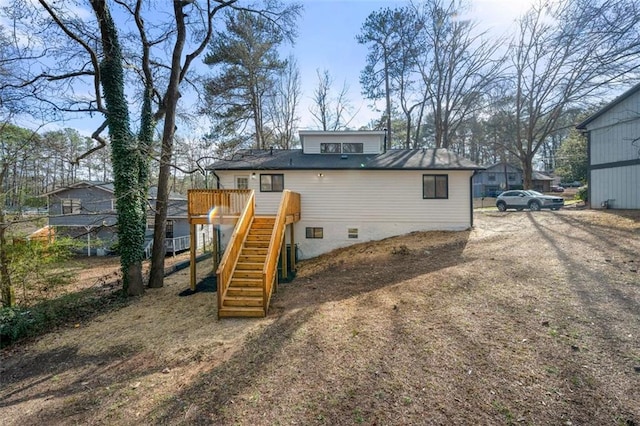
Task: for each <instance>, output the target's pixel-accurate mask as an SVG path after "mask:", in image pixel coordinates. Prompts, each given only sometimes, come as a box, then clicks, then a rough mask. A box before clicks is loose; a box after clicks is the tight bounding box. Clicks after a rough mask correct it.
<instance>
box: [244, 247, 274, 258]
mask: <svg viewBox="0 0 640 426" xmlns="http://www.w3.org/2000/svg"><path fill="white" fill-rule="evenodd" d="M267 251H268V247H247V246H246V245H245V246H244V247H242V250H241V251H240V254H241V255H243V254H256V255H262V256H266V255H267Z"/></svg>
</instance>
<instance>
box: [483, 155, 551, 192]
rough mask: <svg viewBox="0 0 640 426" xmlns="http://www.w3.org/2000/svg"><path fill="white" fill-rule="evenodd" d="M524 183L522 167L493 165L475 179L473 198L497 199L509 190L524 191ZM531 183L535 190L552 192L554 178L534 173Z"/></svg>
mask: <svg viewBox="0 0 640 426" xmlns="http://www.w3.org/2000/svg"><path fill="white" fill-rule="evenodd" d="M523 181H524V177H523V172H522V169H521V168H520V167H517V166H514V165H512V164H508V163H496V164H492V165H490V166H486V168H485V169H484V170H482V171H480V172H478V173H477V174H476V175H475V176H474V177H473V196H474V197H475V198H480V197H496V196H497V195H498V194H499V193H500V192H502V191H505V190H507V189H523V187H522V182H523ZM531 183H532V185H533V188H531V189H533V190H536V191H539V192H550V191H551V185H552V184H553V178H552V177H549V176H547V175H545V174H544V173H542V172H538V171H534V172H533V174H532V176H531Z"/></svg>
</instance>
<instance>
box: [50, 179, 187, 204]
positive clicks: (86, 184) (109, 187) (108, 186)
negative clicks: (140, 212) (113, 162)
mask: <svg viewBox="0 0 640 426" xmlns="http://www.w3.org/2000/svg"><path fill="white" fill-rule="evenodd" d="M78 188H98V189H101V190H103V191H106V192H108V193H110V194H113V193H114V191H115V189H114V187H113V183H112V182H98V181H84V180H82V181H79V182H76V183H72V184H71V185H67V186H63V187H61V188H58V189H54V190H53V191H49V192H47V193H45V194H42V196H43V197H44V196H49V195H54V194H58V193H60V192H65V191H68V190H70V189H78ZM157 196H158V187H156V186H152V187H150V188H149V199H153V200H155V199H156V198H157ZM169 199H170V200H186V199H187V197H185V196H184V195H182V194H179V193H177V192H173V191H172V192H170V193H169Z"/></svg>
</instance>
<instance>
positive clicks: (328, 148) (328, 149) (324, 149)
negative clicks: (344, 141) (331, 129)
mask: <svg viewBox="0 0 640 426" xmlns="http://www.w3.org/2000/svg"><path fill="white" fill-rule="evenodd" d="M320 152H321V153H323V154H335V153H338V154H339V153H340V144H339V143H321V144H320Z"/></svg>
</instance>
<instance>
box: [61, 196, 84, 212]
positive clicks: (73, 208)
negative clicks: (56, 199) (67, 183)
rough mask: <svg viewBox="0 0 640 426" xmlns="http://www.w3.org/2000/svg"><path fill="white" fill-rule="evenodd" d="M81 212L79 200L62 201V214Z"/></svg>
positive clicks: (66, 199) (67, 199) (68, 199)
mask: <svg viewBox="0 0 640 426" xmlns="http://www.w3.org/2000/svg"><path fill="white" fill-rule="evenodd" d="M81 210H82V204H81V203H80V200H78V199H75V198H65V199H63V200H62V214H78V213H80V211H81Z"/></svg>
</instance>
